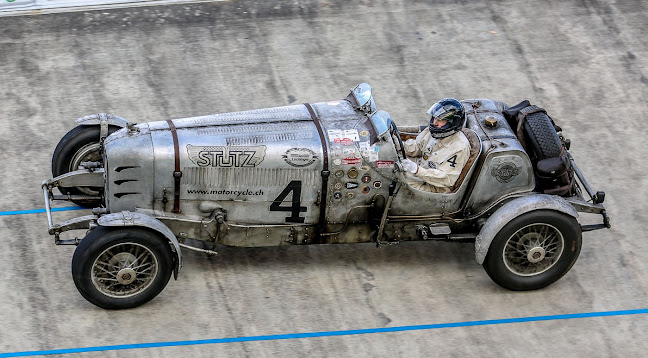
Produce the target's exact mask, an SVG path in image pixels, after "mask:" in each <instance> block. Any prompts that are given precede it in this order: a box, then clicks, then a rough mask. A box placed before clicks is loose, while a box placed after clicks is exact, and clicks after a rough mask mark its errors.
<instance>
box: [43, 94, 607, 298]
mask: <svg viewBox="0 0 648 358" xmlns="http://www.w3.org/2000/svg"><path fill="white" fill-rule="evenodd" d="M456 103H457V105H456V106H459V108H461V107H463V112H462V116H463V117H462V118H461V121H460V122H458V123H455V125H456V126H457V127H456V128H455V129H456V130H457V131H460V132H461V133H463V134H462V135H463V136H465V138H466V139H467V141H468V143H469V147H470V149H469V154H468V158H467V160H465V164H464V160H462V161H461V163H460V162H459V159H458V157H457V156H456V155H455V156H448V157H446V158H445V159H443V161H444V162H443V163H431V164H430V166H431V167H432V166H435V167H436V166H437V165H439V166H443V165H447V166H451V167H455V166H461V165H463V166H462V167H461V173H460V175H459V176H458V178H457V180H456V182H454V184H453V186H452V187H451V188H450V189H449V190H447V192H443V193H435V192H429V191H422V190H418V189H417V188H416V187H414V186H413V185H411V179H412V177H411V175H412V174H411V173H410V171H408V170H405V167H409V168H413V169H414V170H413V172H416V169H417V167H416V165H415V164H413V162H412V161H410V160H409V159H406V147H407V143H411V142H408V141H407V140H408V139H413V138H416V137H417V136H419V135H424V134H425V133H422V132H424V131H426V130H427V128H428V127H427V123H422V124H424V125H422V126H397V125H396V122H395V121H394V120H392V119H391V117H390V116H389V114H388V113H387V112H385V111H383V110H377V108H376V104H375V102H374V99H373V95H372V89H371V87H370V86H369V85H367V84H366V83H362V84H360V85H358V86H356V87H354V88H353V89H352V90H351V92H350V93H349V94H348V96H346V98H344V99H341V100H334V101H327V102H320V103H313V104H309V103H306V104H301V105H291V106H283V107H275V108H266V109H258V110H250V111H243V112H234V113H221V114H213V115H206V116H201V117H192V118H182V119H175V120H167V121H159V122H147V123H139V124H135V123H131V122H128V121H127V120H125V119H123V118H121V117H118V116H114V115H111V114H105V113H101V114H96V115H90V116H86V117H82V118H79V119H77V121H76V122H77V124H78V126H77V127H75V128H73V129H72V130H71V131H70V132H68V133H67V134H66V135H65V136H64V137H63V138H62V139H61V141H60V142H59V144H58V145H57V147H56V149H55V150H54V155H53V157H52V173H53V176H54V178H53V179H48V180H45V181H44V182H43V185H42V189H43V194H44V198H45V203H46V210H47V219H48V228H49V234H50V235H54V237H55V242H56V244H58V245H70V244H71V245H78V246H77V248H76V250H75V252H74V256H73V258H72V277H73V279H74V283H75V284H76V287H77V288H78V290H79V292H80V293H81V295H82V296H83V297H84V298H85V299H87V300H88V301H89V302H91V303H93V304H95V305H97V306H99V307H103V308H106V309H121V308H131V307H136V306H139V305H141V304H144V303H146V302H148V301H149V300H151V299H153V298H154V297H155V296H156V295H157V294H159V293H160V292H161V291H162V290H163V289H164V287H165V286H166V285H167V283H168V281H169V279H170V277H171V276H173V277H174V278H176V279H177V277H178V273H179V271H180V269H181V267H182V251H183V250H197V251H200V252H204V253H206V254H214V253H215V252H216V251H215V250H216V249H217V246H218V245H230V246H246V247H254V246H280V245H306V244H334V243H335V244H338V243H349V244H350V243H363V242H373V243H374V244H376V245H377V246H379V247H380V246H387V245H391V244H395V243H398V242H400V241H408V240H461V241H466V240H472V241H474V243H475V255H476V259H477V262H478V263H479V264H482V265H483V267H484V269H485V270H486V273H487V274H488V276H490V277H491V278H492V280H493V281H494V282H496V283H497V284H499V285H501V286H502V287H505V288H508V289H511V290H532V289H538V288H542V287H545V286H547V285H550V284H551V283H553V282H555V281H556V280H558V279H559V278H560V277H562V276H563V275H565V274H566V273H567V272H568V271H569V269H570V268H571V267H572V266H573V265H574V263H575V262H576V259H577V258H578V255H579V253H580V250H581V246H582V232H585V231H590V230H596V229H602V228H606V227H607V228H609V227H610V223H609V218H608V216H607V214H606V211H605V208H604V207H603V204H602V203H603V201H604V199H605V194H604V192H602V191H598V192H594V191H593V190H592V189H591V188H590V186H589V185H588V183H587V182H586V181H585V178H584V176H583V174H582V172H581V171H580V169H579V168H578V167H577V166H576V163H575V161H574V159H573V158H572V156H571V154H570V153H569V151H568V150H569V147H570V141H569V140H568V139H565V137H564V136H563V134H562V131H561V130H560V128H559V127H558V126H557V125H556V124H555V123H554V122H553V120H552V119H551V118H550V117H549V116H548V115H547V113H546V111H545V110H544V109H542V108H540V107H537V106H533V105H531V104H530V103H529V102H528V101H524V102H521V103H520V104H518V105H516V106H512V107H509V106H507V105H506V104H504V103H502V102H498V101H494V100H485V99H480V100H463V101H461V102H456ZM422 118H425V117H422ZM426 160H427V158H426ZM430 160H432V158H430ZM61 200H64V201H71V202H73V203H76V204H78V205H81V206H85V207H87V208H91V209H92V214H89V215H85V216H81V217H77V218H73V219H70V220H67V221H63V222H59V223H55V222H54V220H53V218H52V210H51V204H52V202H53V201H61ZM579 213H587V215H594V216H598V217H600V222H599V223H598V224H597V223H594V224H588V225H584V224H580V223H579V221H578V219H579ZM75 230H82V231H83V232H86V235H85V237H83V238H82V239H76V238H75V239H70V238H66V237H67V235H68V233H67V232H68V231H75ZM188 239H192V240H188ZM195 240H199V241H204V242H206V243H207V247H210V246H209V245H211V249H205V248H204V247H205V245H201V247H200V248H198V247H194V246H192V245H191V244H190V243H191V242H195Z"/></svg>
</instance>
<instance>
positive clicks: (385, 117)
mask: <svg viewBox="0 0 648 358" xmlns="http://www.w3.org/2000/svg"><path fill="white" fill-rule="evenodd" d="M371 124H373V127H374V129H375V130H376V133H378V137H380V138H381V139H382V138H383V137H384V136H385V135H386V134H387V132H389V127H391V124H392V119H391V117H390V116H389V113H387V112H386V111H383V110H380V111H377V112H376V113H374V114H373V115H372V116H371Z"/></svg>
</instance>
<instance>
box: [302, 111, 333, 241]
mask: <svg viewBox="0 0 648 358" xmlns="http://www.w3.org/2000/svg"><path fill="white" fill-rule="evenodd" d="M304 106H306V109H307V110H308V113H309V114H310V116H311V118H312V119H313V123H315V127H316V128H317V133H319V137H320V141H321V142H322V152H323V154H324V158H322V190H321V199H320V212H319V221H318V226H319V228H320V233H323V232H324V231H325V229H326V198H327V196H328V178H329V176H330V175H331V172H330V171H329V158H328V145H327V143H326V137H325V136H324V130H323V129H322V123H321V122H320V120H319V118H318V117H317V114H316V113H315V111H314V110H313V107H312V106H311V105H310V103H304ZM321 238H323V236H320V239H321Z"/></svg>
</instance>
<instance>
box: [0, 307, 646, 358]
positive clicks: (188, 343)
mask: <svg viewBox="0 0 648 358" xmlns="http://www.w3.org/2000/svg"><path fill="white" fill-rule="evenodd" d="M646 313H648V308H645V309H637V310H624V311H606V312H590V313H573V314H562V315H552V316H535V317H520V318H505V319H492V320H484V321H468V322H454V323H439V324H425V325H418V326H400V327H384V328H369V329H352V330H346V331H324V332H306V333H293V334H274V335H266V336H249V337H231V338H215V339H203V340H194V341H174V342H154V343H138V344H121V345H114V346H97V347H83V348H68V349H51V350H43V351H25V352H10V353H0V358H2V357H26V356H44V355H49V354H70V353H85V352H103V351H118V350H124V349H142V348H161V347H177V346H196V345H204V344H217V343H237V342H256V341H275V340H283V339H299V338H318V337H334V336H351V335H357V334H372V333H389V332H405V331H422V330H432V329H441V328H456V327H473V326H488V325H496V324H509V323H521V322H538V321H557V320H565V319H574V318H592V317H609V316H627V315H636V314H646Z"/></svg>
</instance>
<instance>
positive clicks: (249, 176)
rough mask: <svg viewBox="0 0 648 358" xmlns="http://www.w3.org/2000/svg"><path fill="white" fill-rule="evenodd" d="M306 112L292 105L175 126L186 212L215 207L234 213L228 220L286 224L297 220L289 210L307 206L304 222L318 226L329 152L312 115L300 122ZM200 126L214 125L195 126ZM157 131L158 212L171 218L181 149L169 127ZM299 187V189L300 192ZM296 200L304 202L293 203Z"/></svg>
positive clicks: (179, 122)
mask: <svg viewBox="0 0 648 358" xmlns="http://www.w3.org/2000/svg"><path fill="white" fill-rule="evenodd" d="M301 107H303V106H301ZM302 114H303V113H302V111H301V109H299V110H297V108H296V106H291V107H283V108H279V109H277V110H275V109H268V110H255V111H247V112H239V113H236V114H232V115H230V114H225V115H223V116H221V115H214V116H206V117H202V118H197V119H195V118H194V119H191V118H190V119H180V120H174V124H175V125H176V128H177V133H178V141H179V147H180V164H181V165H180V166H181V170H182V173H183V174H182V179H181V195H180V199H181V204H180V209H181V210H182V214H183V215H190V216H203V217H204V216H205V215H209V213H201V212H200V211H199V210H198V205H199V204H200V203H201V202H205V201H208V202H213V203H216V204H218V205H219V206H220V207H221V208H223V209H224V210H226V211H227V220H228V222H237V223H246V224H281V223H285V222H286V218H287V217H290V215H291V213H290V212H286V211H285V210H286V209H285V208H290V207H291V206H292V205H293V203H294V202H299V205H298V206H301V207H304V208H306V210H304V211H301V212H300V213H299V218H303V220H304V222H305V223H315V222H316V218H317V214H318V213H319V207H318V206H317V205H316V202H317V201H318V191H319V190H320V189H321V174H320V172H321V168H322V155H323V154H322V146H321V143H320V140H319V138H318V136H317V132H316V128H315V125H314V124H313V123H312V121H310V117H309V118H308V121H302V120H300V118H302V117H303V116H302ZM256 116H258V117H256ZM295 118H296V119H295ZM244 120H245V121H248V123H242V121H244ZM192 121H193V123H194V124H200V125H206V124H210V126H198V127H188V125H189V124H188V123H189V122H192ZM264 121H269V122H264ZM224 124H227V125H224ZM150 125H151V127H152V128H155V130H152V131H151V133H152V138H153V143H154V147H155V158H156V168H155V169H156V174H155V178H156V179H155V184H154V186H155V188H154V192H155V207H154V209H156V210H159V211H162V212H165V211H166V212H168V211H169V210H170V207H171V205H170V201H171V199H172V196H171V188H172V181H173V177H172V173H173V152H172V150H170V149H171V148H172V145H173V143H172V139H171V136H170V134H169V130H168V125H167V127H166V128H164V125H162V124H158V123H157V122H155V123H150ZM288 186H291V188H292V189H293V190H289V191H288V192H287V195H284V197H283V198H281V199H282V201H283V202H282V203H281V205H280V206H281V207H280V208H279V209H277V208H275V209H274V210H271V205H272V204H273V203H274V201H275V200H276V199H277V198H278V197H280V196H281V194H282V193H284V190H286V188H287V187H288ZM297 186H299V190H296V191H294V189H296V187H297ZM165 189H166V192H165ZM295 194H299V197H297V198H295V199H293V195H295ZM165 198H166V200H165ZM165 201H166V204H165ZM168 215H171V214H170V213H169V214H168Z"/></svg>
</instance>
